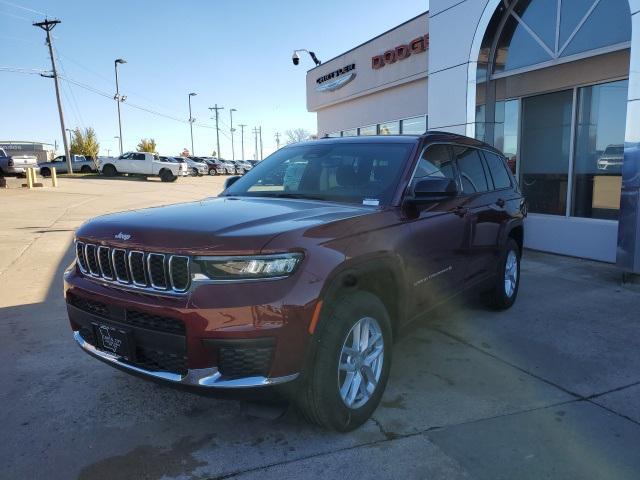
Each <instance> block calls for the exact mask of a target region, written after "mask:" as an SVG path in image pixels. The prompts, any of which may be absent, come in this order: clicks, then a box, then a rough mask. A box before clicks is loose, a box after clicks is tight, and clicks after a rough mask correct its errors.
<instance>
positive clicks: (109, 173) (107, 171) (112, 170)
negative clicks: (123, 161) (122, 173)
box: [102, 164, 118, 177]
mask: <svg viewBox="0 0 640 480" xmlns="http://www.w3.org/2000/svg"><path fill="white" fill-rule="evenodd" d="M116 173H118V172H117V171H116V167H114V166H113V165H111V164H108V165H105V166H104V168H103V169H102V174H103V175H104V176H105V177H114V176H115V175H116Z"/></svg>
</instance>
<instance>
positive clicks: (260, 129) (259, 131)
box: [258, 125, 262, 160]
mask: <svg viewBox="0 0 640 480" xmlns="http://www.w3.org/2000/svg"><path fill="white" fill-rule="evenodd" d="M258 128H259V130H258V133H259V134H260V160H262V125H260V127H258Z"/></svg>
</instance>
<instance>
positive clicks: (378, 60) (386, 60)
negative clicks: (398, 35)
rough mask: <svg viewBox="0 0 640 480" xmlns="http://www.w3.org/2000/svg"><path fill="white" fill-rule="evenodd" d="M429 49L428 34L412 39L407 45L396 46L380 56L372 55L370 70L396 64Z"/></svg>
mask: <svg viewBox="0 0 640 480" xmlns="http://www.w3.org/2000/svg"><path fill="white" fill-rule="evenodd" d="M428 48H429V34H428V33H427V34H426V35H423V36H421V37H418V38H414V39H413V40H411V41H410V42H409V43H407V44H403V45H398V46H397V47H396V48H394V49H392V50H387V51H386V52H384V53H383V54H382V55H374V56H373V57H371V68H373V69H374V70H378V69H380V68H382V67H384V66H385V65H389V64H391V63H396V62H397V61H398V60H404V59H405V58H409V57H410V56H411V55H414V54H416V53H422V52H425V51H426V50H427V49H428Z"/></svg>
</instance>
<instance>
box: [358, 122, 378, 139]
mask: <svg viewBox="0 0 640 480" xmlns="http://www.w3.org/2000/svg"><path fill="white" fill-rule="evenodd" d="M377 134H378V126H377V125H368V126H366V127H360V128H359V129H358V135H363V136H368V135H377Z"/></svg>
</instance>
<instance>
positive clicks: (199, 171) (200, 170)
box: [160, 156, 209, 177]
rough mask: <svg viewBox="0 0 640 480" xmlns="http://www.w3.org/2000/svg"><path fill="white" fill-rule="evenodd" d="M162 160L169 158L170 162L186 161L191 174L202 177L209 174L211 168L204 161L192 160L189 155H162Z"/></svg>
mask: <svg viewBox="0 0 640 480" xmlns="http://www.w3.org/2000/svg"><path fill="white" fill-rule="evenodd" d="M160 159H161V160H165V159H166V160H168V161H170V162H175V163H184V164H186V165H187V168H188V170H187V171H188V173H189V175H193V176H194V177H201V176H202V175H207V174H208V173H209V169H208V168H207V165H206V164H205V163H204V162H196V161H195V160H191V159H190V158H189V157H180V156H178V157H163V156H161V157H160Z"/></svg>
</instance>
